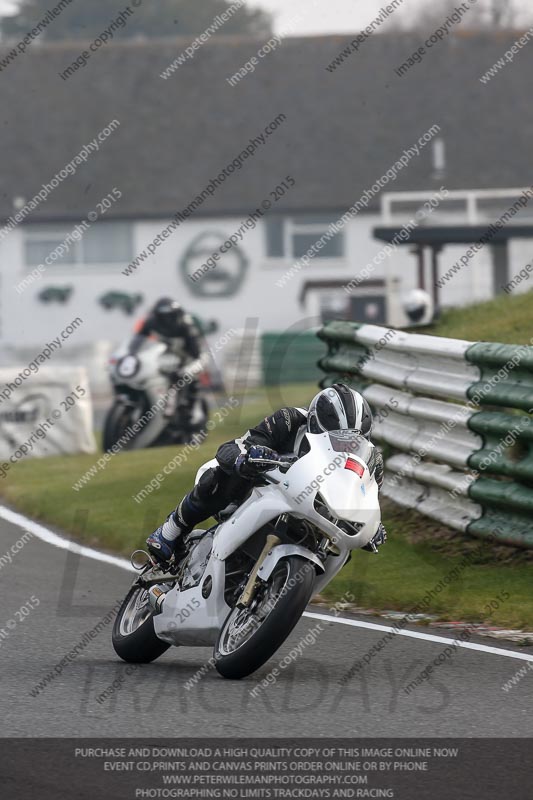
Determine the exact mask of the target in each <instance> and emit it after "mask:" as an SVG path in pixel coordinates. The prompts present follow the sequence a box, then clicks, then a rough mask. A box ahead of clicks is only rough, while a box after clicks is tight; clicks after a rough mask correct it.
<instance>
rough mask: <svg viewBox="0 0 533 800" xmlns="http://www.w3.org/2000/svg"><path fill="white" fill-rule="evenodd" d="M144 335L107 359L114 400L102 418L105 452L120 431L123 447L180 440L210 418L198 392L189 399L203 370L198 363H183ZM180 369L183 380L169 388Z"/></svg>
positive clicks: (187, 437)
mask: <svg viewBox="0 0 533 800" xmlns="http://www.w3.org/2000/svg"><path fill="white" fill-rule="evenodd" d="M143 339H144V341H142V342H141V343H140V346H139V347H137V348H136V349H135V352H134V353H132V352H131V340H128V341H127V342H125V343H124V344H123V345H121V347H120V348H119V349H118V350H117V351H116V352H115V353H114V354H113V355H112V357H111V359H110V362H109V367H110V377H111V382H112V384H113V391H114V394H115V399H114V401H113V405H112V407H111V408H110V410H109V412H108V413H107V416H106V419H105V422H104V431H103V449H104V451H105V452H108V451H109V450H111V449H112V447H113V446H114V445H116V444H117V443H119V442H120V440H121V438H122V437H124V434H126V436H125V437H124V440H125V441H124V443H123V444H121V448H122V449H124V450H137V449H140V448H144V447H156V446H160V445H165V444H177V443H182V442H184V441H188V440H190V438H191V435H192V434H194V433H196V432H198V431H200V430H202V429H204V428H205V425H206V423H207V421H208V419H209V405H208V402H207V399H206V398H205V397H204V396H202V395H201V394H199V393H197V394H196V397H195V399H194V401H191V400H190V397H189V393H190V391H191V388H190V387H191V386H192V385H193V383H196V382H197V381H198V378H199V375H200V374H201V372H202V370H203V366H202V363H201V361H200V360H198V361H197V362H195V363H194V364H186V365H185V366H183V365H184V358H181V357H180V356H179V355H175V354H174V353H171V352H168V348H167V345H166V344H165V342H161V341H157V340H155V339H150V338H144V337H143ZM181 369H183V378H182V379H178V381H177V388H174V387H175V386H176V384H175V382H174V379H175V376H176V374H179V372H180V370H181ZM189 404H191V405H192V408H189V407H188V406H189ZM180 412H182V413H180Z"/></svg>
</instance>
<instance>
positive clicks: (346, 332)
mask: <svg viewBox="0 0 533 800" xmlns="http://www.w3.org/2000/svg"><path fill="white" fill-rule="evenodd" d="M362 327H363V326H362V325H360V324H359V323H358V322H342V321H340V320H339V321H334V322H328V323H327V325H324V327H323V328H321V329H320V330H319V331H318V333H317V336H318V338H319V339H322V340H323V341H324V342H333V343H335V344H337V343H338V342H350V343H351V344H357V340H356V338H355V336H356V334H357V331H358V330H360V328H362Z"/></svg>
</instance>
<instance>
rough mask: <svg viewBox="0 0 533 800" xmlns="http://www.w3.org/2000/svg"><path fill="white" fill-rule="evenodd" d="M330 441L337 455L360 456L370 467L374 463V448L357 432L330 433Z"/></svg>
mask: <svg viewBox="0 0 533 800" xmlns="http://www.w3.org/2000/svg"><path fill="white" fill-rule="evenodd" d="M329 440H330V442H331V446H332V447H333V449H334V450H335V452H337V453H349V454H350V455H353V456H358V457H359V458H360V459H361V460H362V461H364V462H365V464H368V466H369V467H371V465H372V464H373V462H374V447H373V446H372V445H371V444H370V442H368V441H367V440H366V439H365V437H364V436H361V434H360V433H358V432H357V431H352V430H346V431H330V433H329Z"/></svg>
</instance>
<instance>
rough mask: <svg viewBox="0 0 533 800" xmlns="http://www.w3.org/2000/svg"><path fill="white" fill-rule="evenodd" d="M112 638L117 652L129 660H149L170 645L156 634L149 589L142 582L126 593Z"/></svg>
mask: <svg viewBox="0 0 533 800" xmlns="http://www.w3.org/2000/svg"><path fill="white" fill-rule="evenodd" d="M112 639H113V647H114V649H115V653H116V654H117V656H120V658H122V659H123V661H128V662H129V663H130V664H148V663H149V662H150V661H155V659H156V658H159V656H161V655H163V653H164V652H165V651H166V650H168V648H169V647H170V645H169V644H167V642H163V641H161V639H158V637H157V636H156V633H155V630H154V614H153V611H152V607H151V605H150V601H149V597H148V592H147V590H146V589H144V588H143V587H142V586H132V587H131V589H130V591H129V592H128V594H127V595H126V599H125V600H124V602H123V603H122V605H121V606H120V609H119V612H118V614H117V616H116V619H115V624H114V625H113V634H112Z"/></svg>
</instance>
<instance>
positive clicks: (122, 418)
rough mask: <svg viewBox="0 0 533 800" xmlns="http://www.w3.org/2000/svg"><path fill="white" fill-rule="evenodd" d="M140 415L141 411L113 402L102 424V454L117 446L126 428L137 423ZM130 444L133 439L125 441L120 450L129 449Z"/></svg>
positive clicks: (116, 401)
mask: <svg viewBox="0 0 533 800" xmlns="http://www.w3.org/2000/svg"><path fill="white" fill-rule="evenodd" d="M141 414H142V409H139V408H135V407H134V406H130V405H125V404H124V403H122V402H121V401H120V400H115V402H114V403H113V405H112V407H111V408H110V410H109V412H108V414H107V416H106V418H105V422H104V432H103V438H102V447H103V450H104V453H109V452H110V451H111V450H112V448H113V447H114V446H115V445H116V444H118V442H119V440H120V438H121V436H123V435H124V434H125V433H126V431H127V430H128V428H130V427H131V426H132V425H133V424H134V423H135V422H136V421H137V419H139V418H140V416H141ZM132 443H133V439H132V440H130V441H127V442H126V444H125V446H124V447H123V448H122V449H124V450H128V449H131V447H132V446H133V445H132Z"/></svg>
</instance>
